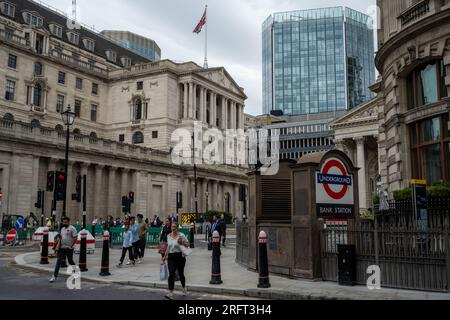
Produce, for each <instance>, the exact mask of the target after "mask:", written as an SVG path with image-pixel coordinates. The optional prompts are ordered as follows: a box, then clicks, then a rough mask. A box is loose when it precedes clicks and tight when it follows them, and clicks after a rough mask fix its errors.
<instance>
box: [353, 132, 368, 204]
mask: <svg viewBox="0 0 450 320" xmlns="http://www.w3.org/2000/svg"><path fill="white" fill-rule="evenodd" d="M355 140H356V146H357V149H356V155H357V156H356V157H357V167H358V168H359V171H358V183H359V207H360V212H365V211H366V210H367V174H366V172H367V169H366V152H365V148H364V143H365V138H364V137H361V138H356V139H355Z"/></svg>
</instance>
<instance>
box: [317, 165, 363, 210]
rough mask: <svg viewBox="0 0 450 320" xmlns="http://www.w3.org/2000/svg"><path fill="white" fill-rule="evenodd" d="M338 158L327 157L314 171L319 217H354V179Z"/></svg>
mask: <svg viewBox="0 0 450 320" xmlns="http://www.w3.org/2000/svg"><path fill="white" fill-rule="evenodd" d="M348 172H349V171H348V168H346V165H345V164H344V163H343V162H342V161H341V160H340V159H338V158H335V157H331V158H329V159H327V160H326V161H325V162H324V164H323V165H322V168H321V169H320V171H319V172H317V173H316V207H317V217H318V218H319V219H353V218H354V217H355V200H354V189H353V188H354V179H353V175H351V174H349V173H348Z"/></svg>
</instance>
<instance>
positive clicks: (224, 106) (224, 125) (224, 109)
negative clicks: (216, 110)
mask: <svg viewBox="0 0 450 320" xmlns="http://www.w3.org/2000/svg"><path fill="white" fill-rule="evenodd" d="M227 106H228V101H227V98H225V97H222V129H223V130H226V129H228V119H227V111H228V108H227Z"/></svg>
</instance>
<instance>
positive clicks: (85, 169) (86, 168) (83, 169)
mask: <svg viewBox="0 0 450 320" xmlns="http://www.w3.org/2000/svg"><path fill="white" fill-rule="evenodd" d="M90 165H91V164H90V163H88V162H83V163H81V165H80V167H81V171H80V173H81V203H80V211H79V212H80V215H79V219H80V224H83V176H86V178H87V179H89V176H88V171H89V166H90ZM88 185H89V183H88V181H86V188H87V186H88ZM91 196H92V195H91V194H89V193H88V192H87V190H86V225H87V224H88V222H89V221H88V220H87V202H88V200H87V199H88V198H89V197H91Z"/></svg>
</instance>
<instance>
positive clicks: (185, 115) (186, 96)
mask: <svg viewBox="0 0 450 320" xmlns="http://www.w3.org/2000/svg"><path fill="white" fill-rule="evenodd" d="M183 86H184V99H183V115H182V117H183V119H187V118H188V117H189V113H188V110H189V100H188V99H189V85H188V83H187V82H185V83H183Z"/></svg>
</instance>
